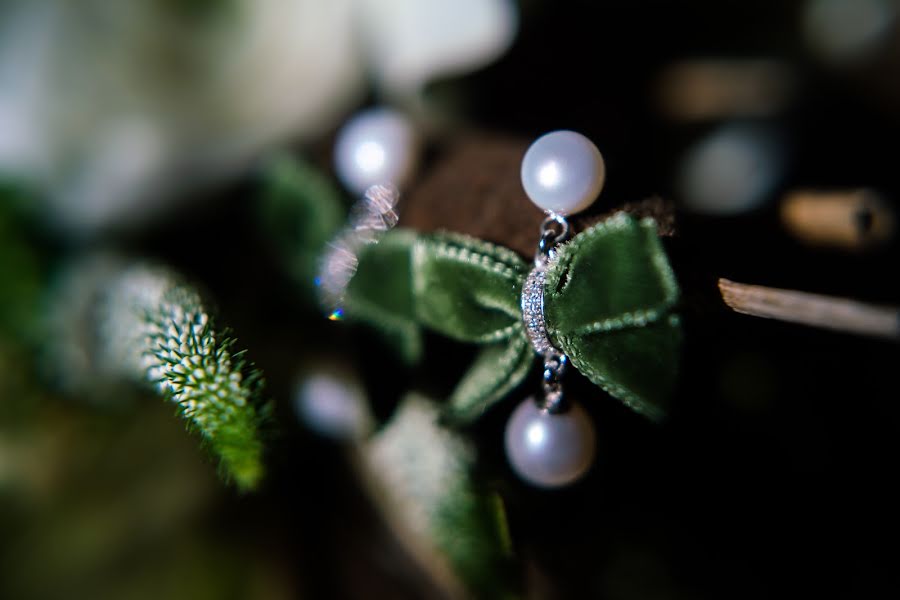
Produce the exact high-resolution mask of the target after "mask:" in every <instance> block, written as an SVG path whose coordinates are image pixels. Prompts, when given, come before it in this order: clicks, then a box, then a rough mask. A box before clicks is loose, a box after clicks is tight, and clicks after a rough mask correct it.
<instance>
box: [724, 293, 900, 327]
mask: <svg viewBox="0 0 900 600" xmlns="http://www.w3.org/2000/svg"><path fill="white" fill-rule="evenodd" d="M719 292H720V293H721V294H722V299H723V300H724V301H725V304H727V305H728V306H729V307H730V308H731V309H732V310H734V311H735V312H739V313H743V314H745V315H751V316H754V317H763V318H766V319H778V320H779V321H788V322H790V323H799V324H802V325H810V326H812V327H821V328H824V329H833V330H836V331H843V332H845V333H855V334H858V335H866V336H873V337H881V338H888V339H892V340H898V339H900V308H898V307H890V306H875V305H872V304H866V303H863V302H858V301H856V300H848V299H846V298H834V297H831V296H821V295H819V294H810V293H807V292H798V291H795V290H782V289H777V288H770V287H764V286H760V285H748V284H746V283H737V282H735V281H730V280H728V279H719Z"/></svg>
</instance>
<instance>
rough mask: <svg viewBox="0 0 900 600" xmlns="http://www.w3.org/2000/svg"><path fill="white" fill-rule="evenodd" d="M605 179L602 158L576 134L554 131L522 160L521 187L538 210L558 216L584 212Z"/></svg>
mask: <svg viewBox="0 0 900 600" xmlns="http://www.w3.org/2000/svg"><path fill="white" fill-rule="evenodd" d="M605 178H606V167H605V165H604V163H603V156H602V155H601V154H600V151H599V150H598V149H597V146H595V145H594V143H593V142H591V140H589V139H588V138H586V137H585V136H583V135H581V134H580V133H576V132H574V131H565V130H561V131H553V132H550V133H547V134H545V135H543V136H541V137H539V138H538V139H537V140H535V141H534V142H533V143H532V144H531V146H530V147H529V148H528V151H527V152H525V157H524V158H523V159H522V187H524V188H525V193H526V194H527V195H528V197H529V198H530V199H531V201H532V202H533V203H534V204H535V205H537V207H538V208H540V209H542V210H544V211H546V212H549V213H554V214H557V215H561V216H565V215H572V214H575V213H578V212H581V211H583V210H584V209H586V208H587V207H589V206H590V205H591V204H593V203H594V200H596V199H597V195H598V194H600V190H601V189H602V188H603V182H604V180H605Z"/></svg>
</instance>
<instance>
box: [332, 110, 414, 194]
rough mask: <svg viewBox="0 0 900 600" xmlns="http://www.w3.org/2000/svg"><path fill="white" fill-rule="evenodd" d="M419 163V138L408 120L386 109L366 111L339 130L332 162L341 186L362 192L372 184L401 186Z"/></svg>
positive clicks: (357, 192) (355, 191)
mask: <svg viewBox="0 0 900 600" xmlns="http://www.w3.org/2000/svg"><path fill="white" fill-rule="evenodd" d="M417 162H418V139H417V137H416V133H415V130H414V129H413V126H412V124H411V123H410V122H409V120H408V119H407V118H406V117H404V116H403V115H402V114H400V113H398V112H396V111H394V110H391V109H388V108H373V109H369V110H365V111H362V112H360V113H359V114H357V115H356V116H354V117H353V118H352V119H350V120H349V121H348V122H347V123H346V124H345V125H344V126H343V127H342V128H341V130H340V131H339V132H338V135H337V140H336V142H335V146H334V165H335V170H336V171H337V174H338V177H339V178H340V180H341V182H342V183H343V184H344V186H346V187H347V189H348V190H350V191H351V192H353V193H354V194H362V193H363V192H365V191H366V190H367V189H368V188H369V187H370V186H372V185H375V184H382V185H387V184H393V185H395V186H397V187H402V186H403V184H404V183H406V181H407V180H408V179H409V177H410V175H411V174H412V173H413V170H414V168H415V166H416V163H417Z"/></svg>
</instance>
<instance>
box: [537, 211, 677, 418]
mask: <svg viewBox="0 0 900 600" xmlns="http://www.w3.org/2000/svg"><path fill="white" fill-rule="evenodd" d="M544 295H545V296H544V317H545V320H546V323H547V331H548V333H549V334H550V337H551V339H552V340H553V342H554V343H555V344H556V345H557V346H558V347H559V348H560V349H561V350H562V351H563V352H565V353H566V354H567V355H568V356H569V359H570V360H571V362H572V364H573V365H574V366H575V368H577V369H578V370H579V371H580V372H581V373H582V374H584V375H585V376H586V377H588V379H590V380H591V381H592V382H594V383H595V384H597V385H598V386H600V387H601V388H603V389H604V390H605V391H606V392H607V393H609V394H610V395H611V396H613V397H615V398H617V399H619V400H621V401H622V402H624V403H625V404H627V405H628V406H629V407H630V408H632V409H634V410H635V411H637V412H640V413H642V414H644V415H646V416H648V417H650V418H654V419H658V418H660V417H662V416H663V405H664V402H665V399H666V397H667V396H668V395H669V393H670V392H671V389H672V387H673V385H674V383H675V376H676V371H677V365H678V355H679V345H680V327H679V323H678V320H677V318H673V316H672V314H671V311H672V309H673V308H674V306H675V303H676V302H677V301H678V284H677V283H676V281H675V275H674V274H673V273H672V269H671V267H670V266H669V262H668V260H667V258H666V254H665V251H664V250H663V247H662V244H661V243H660V241H659V238H658V237H657V235H656V224H655V223H654V222H653V220H652V219H645V220H643V221H641V222H637V221H635V219H634V218H633V217H631V216H630V215H627V214H626V213H617V214H616V215H615V216H613V217H611V218H609V219H607V220H606V221H604V222H602V223H599V224H598V225H595V226H594V227H592V228H591V229H588V230H587V231H585V232H583V233H581V234H579V235H577V236H575V238H573V239H572V240H571V241H570V242H568V243H567V244H565V245H563V246H562V247H561V248H560V250H559V255H558V259H557V260H556V261H555V262H554V264H553V265H552V266H551V267H550V268H549V269H548V270H547V277H546V284H545V289H544Z"/></svg>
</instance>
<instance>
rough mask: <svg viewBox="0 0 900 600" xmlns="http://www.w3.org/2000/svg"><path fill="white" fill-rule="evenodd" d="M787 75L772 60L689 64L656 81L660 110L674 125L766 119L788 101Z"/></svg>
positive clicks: (790, 82) (673, 68)
mask: <svg viewBox="0 0 900 600" xmlns="http://www.w3.org/2000/svg"><path fill="white" fill-rule="evenodd" d="M793 88H794V83H793V78H792V76H791V72H790V71H789V70H788V69H787V68H786V67H785V66H784V65H783V64H781V63H779V62H777V61H774V60H765V59H756V60H724V59H708V60H690V61H684V62H678V63H675V64H673V65H671V66H669V67H667V68H666V69H665V70H664V71H663V72H662V73H661V74H660V76H659V83H658V90H657V93H658V101H659V104H660V110H661V111H662V113H663V114H665V115H667V116H668V117H670V118H672V119H675V120H679V121H704V120H714V119H726V118H735V117H765V116H771V115H773V114H775V113H777V112H779V111H780V110H781V109H782V108H783V107H784V106H785V105H786V104H787V103H788V101H789V100H790V98H791V95H792V93H793Z"/></svg>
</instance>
